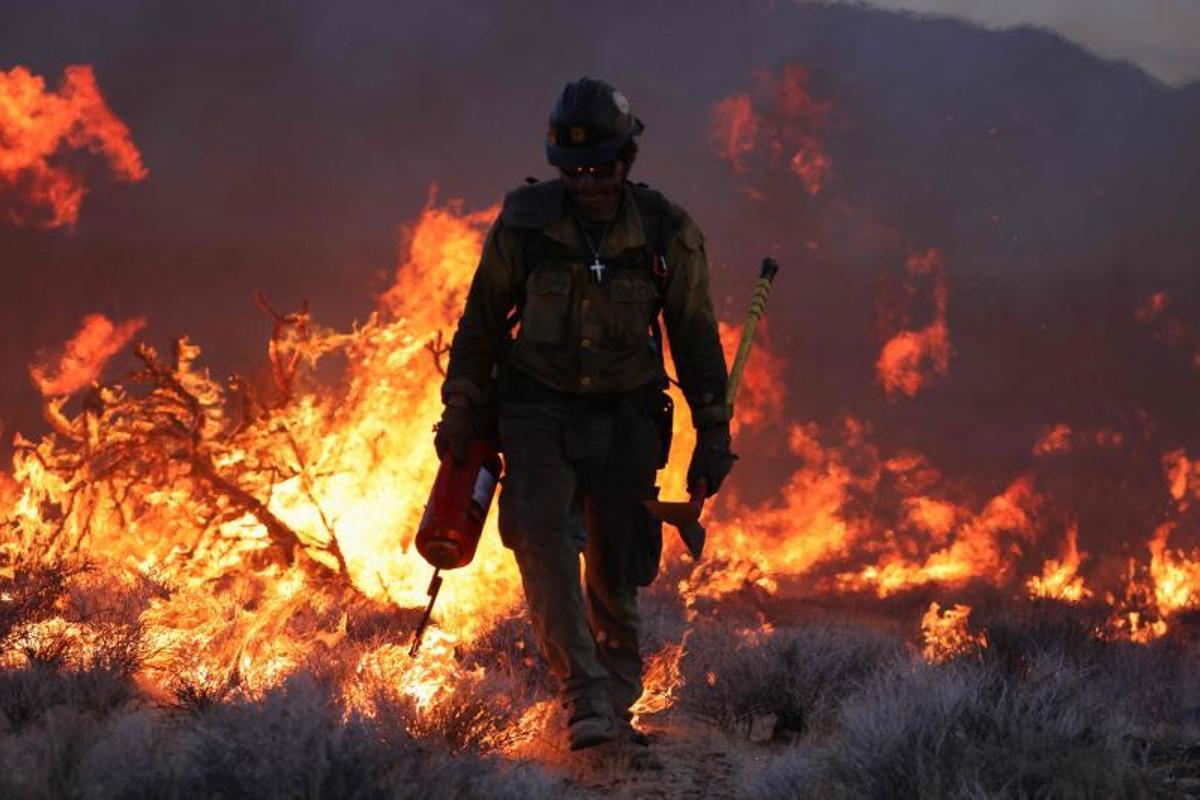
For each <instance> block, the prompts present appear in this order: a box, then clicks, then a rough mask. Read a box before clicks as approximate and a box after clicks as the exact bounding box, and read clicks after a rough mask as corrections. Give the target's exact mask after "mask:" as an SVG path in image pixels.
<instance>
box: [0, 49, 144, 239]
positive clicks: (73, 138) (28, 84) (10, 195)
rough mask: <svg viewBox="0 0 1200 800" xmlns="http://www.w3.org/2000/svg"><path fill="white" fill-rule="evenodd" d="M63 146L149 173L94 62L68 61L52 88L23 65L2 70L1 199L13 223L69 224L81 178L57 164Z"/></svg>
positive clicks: (131, 174)
mask: <svg viewBox="0 0 1200 800" xmlns="http://www.w3.org/2000/svg"><path fill="white" fill-rule="evenodd" d="M68 150H86V151H87V152H90V153H94V154H96V155H100V156H103V157H104V159H105V160H106V161H107V162H108V165H109V168H110V169H111V171H112V173H113V175H115V176H116V177H117V178H118V179H120V180H126V181H139V180H142V179H143V178H145V177H146V175H147V171H146V168H145V167H144V166H142V157H141V154H140V153H139V152H138V150H137V148H136V147H135V146H134V145H133V142H132V140H131V139H130V136H129V129H128V128H127V127H126V126H125V123H123V122H122V121H121V120H120V119H118V118H117V116H116V115H115V114H113V112H112V110H111V109H110V108H109V107H108V104H107V103H105V102H104V97H103V96H102V95H101V94H100V89H99V88H98V87H97V86H96V78H95V75H94V74H93V73H92V68H91V67H88V66H72V67H67V69H66V71H65V73H64V75H63V81H62V85H61V86H60V87H59V89H58V91H57V92H54V91H47V89H46V83H45V81H44V80H43V79H42V78H41V77H39V76H36V75H33V74H32V73H30V72H29V70H27V69H25V68H24V67H15V68H13V69H11V70H9V71H8V72H0V198H2V199H3V202H4V205H5V206H6V214H7V216H8V218H9V219H10V221H12V222H13V223H15V224H29V223H36V224H38V225H41V226H43V227H47V228H55V227H59V226H62V225H74V224H75V222H76V221H77V220H78V219H79V208H80V205H81V204H82V202H83V195H84V191H85V189H84V183H83V177H82V176H81V175H79V174H77V173H75V172H73V171H72V170H71V169H70V168H69V167H67V166H66V165H64V164H61V163H52V162H55V161H56V160H57V159H60V157H61V156H62V155H63V154H64V152H65V151H68Z"/></svg>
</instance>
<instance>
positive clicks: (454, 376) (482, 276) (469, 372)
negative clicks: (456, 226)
mask: <svg viewBox="0 0 1200 800" xmlns="http://www.w3.org/2000/svg"><path fill="white" fill-rule="evenodd" d="M518 240H519V235H518V234H517V232H516V231H514V230H512V229H511V228H507V227H505V226H503V225H502V224H501V222H500V221H499V220H497V221H496V222H495V224H493V225H492V229H491V230H490V231H489V232H488V236H487V240H486V241H485V242H484V245H483V255H482V257H481V258H480V259H479V266H478V267H476V269H475V277H474V278H473V279H472V280H471V288H470V290H469V291H468V293H467V303H466V307H465V308H464V309H463V314H462V317H461V318H460V319H459V321H458V329H457V330H456V331H455V333H454V339H453V340H452V341H451V343H450V363H449V365H448V366H447V367H446V380H445V382H443V383H442V400H443V401H445V400H446V399H447V398H448V397H449V396H450V395H452V394H459V395H463V396H464V397H466V398H467V399H468V400H470V401H471V403H472V405H478V404H479V403H480V401H481V399H482V397H483V389H484V387H485V386H487V384H488V382H489V381H490V380H491V378H492V368H493V367H494V366H495V364H496V359H497V358H498V357H499V355H500V349H501V347H502V346H503V343H504V340H505V337H507V336H508V331H507V329H506V320H507V318H508V313H509V311H511V310H512V308H513V305H514V304H515V303H516V300H517V279H516V260H517V256H518V253H517V252H516V251H517V249H518V247H519V241H518Z"/></svg>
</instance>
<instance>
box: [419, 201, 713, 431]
mask: <svg viewBox="0 0 1200 800" xmlns="http://www.w3.org/2000/svg"><path fill="white" fill-rule="evenodd" d="M635 193H637V194H635ZM639 207H640V208H642V209H654V208H661V209H662V211H663V213H662V216H663V217H664V219H662V220H658V221H656V223H655V225H656V226H658V227H656V228H655V230H656V231H661V232H656V233H655V234H654V236H653V238H656V239H659V242H650V241H648V240H647V234H646V229H647V227H652V226H649V225H643V220H642V213H643V212H642V211H640V210H639ZM593 244H594V242H593ZM658 250H663V251H665V252H663V253H658V252H657V251H658ZM659 255H661V256H663V257H664V258H665V270H664V268H663V263H662V260H660V259H659ZM592 260H593V258H592V254H591V251H590V250H589V249H588V248H587V245H585V244H584V243H583V241H582V239H581V237H580V234H579V226H578V224H577V222H576V219H575V216H574V214H573V213H572V210H571V207H570V201H569V199H568V196H567V193H566V190H565V187H564V186H563V184H562V182H561V181H560V180H553V181H546V182H543V183H537V184H534V185H531V186H525V187H522V188H520V189H517V190H515V191H513V192H510V193H509V194H508V195H507V196H506V197H505V200H504V207H503V210H502V211H501V213H500V217H499V219H498V220H497V221H496V223H495V224H494V225H493V226H492V229H491V231H490V232H489V234H488V237H487V241H486V243H485V244H484V250H483V256H482V258H481V259H480V262H479V267H478V268H477V269H476V271H475V277H474V280H473V281H472V283H471V289H470V293H469V294H468V296H467V304H466V308H465V310H464V311H463V315H462V318H461V320H460V321H459V324H458V330H457V332H456V333H455V335H454V341H453V343H452V344H451V347H450V364H449V367H448V368H447V373H446V381H445V383H444V384H443V386H442V394H443V396H448V395H451V394H462V395H465V396H466V397H468V398H469V399H471V400H472V401H473V402H476V403H477V402H479V400H480V398H481V395H482V390H483V388H484V387H485V386H486V384H487V383H488V381H489V380H490V378H491V374H492V368H493V366H494V365H495V363H496V360H497V358H498V357H499V355H500V353H501V350H502V346H503V343H504V341H505V339H506V337H507V336H508V328H507V324H506V320H507V318H508V315H509V313H510V312H511V311H512V310H513V309H514V308H516V307H519V308H520V310H521V321H520V325H519V327H518V329H517V331H516V337H515V341H514V342H513V345H512V348H511V350H510V351H509V355H508V364H509V366H511V367H512V368H515V369H517V370H520V371H521V372H523V373H525V374H527V375H529V376H531V377H533V378H534V379H536V380H537V381H539V382H540V383H542V384H545V385H546V386H549V387H551V388H552V389H555V390H558V391H560V392H567V393H571V394H583V395H586V394H611V393H620V392H625V391H629V390H631V389H635V388H638V387H642V386H646V385H647V384H651V383H653V382H655V381H657V380H660V379H661V376H662V360H661V357H660V355H659V353H658V350H657V345H656V343H655V341H654V338H653V335H652V333H651V331H652V329H653V327H652V326H653V323H654V320H655V318H656V317H657V316H658V315H659V313H660V312H661V314H662V321H663V323H664V324H665V328H666V335H667V338H668V340H669V342H670V349H671V354H672V358H673V360H674V362H675V367H676V370H677V372H678V378H679V382H680V385H681V386H682V388H683V393H684V396H685V397H686V398H687V401H688V405H689V406H690V407H691V412H692V420H693V423H694V424H695V425H696V426H697V427H703V426H705V425H711V424H714V423H718V422H725V421H728V415H729V411H728V409H727V408H726V406H725V385H726V383H727V381H728V372H727V370H726V367H725V357H724V353H723V352H722V350H721V343H720V339H719V337H718V333H717V321H716V317H715V315H714V314H713V307H712V300H711V298H710V297H709V292H708V265H707V262H706V259H705V255H704V238H703V236H702V235H701V233H700V229H699V228H698V227H696V224H695V223H694V222H693V221H692V219H691V217H689V216H688V215H687V213H686V212H685V211H684V210H683V209H681V208H680V207H679V206H676V205H673V204H670V203H668V202H667V201H666V200H665V198H663V197H662V196H661V195H659V194H658V193H657V192H653V191H652V190H650V189H646V188H643V187H637V186H634V185H633V184H626V186H625V189H624V196H623V198H622V201H621V206H620V210H619V211H618V213H617V217H616V219H615V220H614V221H613V224H612V225H611V227H610V229H609V230H608V233H607V235H606V236H605V238H604V243H603V245H602V246H601V248H600V260H601V261H602V262H603V263H604V264H605V266H606V270H605V274H604V277H603V280H601V281H599V282H598V281H597V280H596V279H595V277H594V275H593V274H592V272H591V271H590V270H589V269H588V265H589V264H590V263H591V262H592ZM652 261H653V262H654V264H655V265H657V270H655V269H654V268H653V265H652V263H651V262H652ZM656 271H657V274H656ZM664 273H665V274H664Z"/></svg>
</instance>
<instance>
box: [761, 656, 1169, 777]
mask: <svg viewBox="0 0 1200 800" xmlns="http://www.w3.org/2000/svg"><path fill="white" fill-rule="evenodd" d="M1133 714H1136V711H1135V710H1134V709H1131V708H1128V707H1126V706H1125V705H1124V704H1123V703H1121V702H1120V699H1119V698H1115V697H1113V696H1112V694H1111V693H1110V691H1109V686H1107V685H1106V683H1105V682H1104V681H1102V680H1097V675H1096V673H1095V671H1093V670H1089V669H1084V668H1080V667H1077V666H1073V665H1071V664H1069V663H1067V662H1065V661H1064V660H1062V658H1061V657H1060V656H1053V655H1042V656H1037V657H1034V658H1033V659H1031V660H1030V664H1029V669H1028V672H1027V674H1026V675H1025V676H1023V677H1022V676H1015V675H1013V673H1011V672H1009V671H1006V670H1001V669H998V668H996V667H995V666H994V665H986V664H980V663H977V662H972V661H969V660H961V661H958V662H953V663H950V664H946V665H941V666H930V665H925V664H922V663H909V664H904V663H902V662H897V663H896V664H895V665H893V666H892V667H890V668H886V669H883V670H881V671H880V672H879V673H877V674H876V675H875V676H874V677H873V678H872V679H871V680H870V681H869V682H868V683H866V684H865V685H864V686H863V687H862V689H861V690H860V691H858V692H856V693H855V694H854V695H853V696H852V697H850V698H848V699H847V700H846V701H845V703H844V704H843V706H842V708H841V710H840V712H839V714H838V723H839V725H838V729H837V732H836V734H835V735H833V736H831V737H830V738H829V739H828V740H827V741H824V742H822V743H820V744H818V745H815V746H813V747H811V748H805V749H800V748H797V749H795V750H793V751H791V752H789V753H786V754H784V755H782V756H780V757H778V758H777V759H775V760H774V761H773V762H772V763H770V764H769V765H767V767H766V768H765V769H764V770H763V771H762V772H760V773H758V774H757V775H754V776H752V777H750V778H749V780H748V781H747V785H748V788H749V790H750V791H752V792H762V793H765V794H767V795H768V796H793V797H817V796H825V797H856V798H858V797H1140V796H1149V795H1152V794H1154V793H1155V791H1156V790H1157V789H1159V788H1160V787H1161V785H1162V784H1161V779H1162V776H1161V775H1159V774H1157V773H1156V772H1155V771H1154V770H1153V769H1151V768H1150V767H1149V765H1148V763H1147V761H1146V758H1145V750H1144V748H1143V747H1142V746H1140V745H1139V744H1138V742H1137V740H1136V739H1135V738H1134V737H1133V736H1132V735H1131V733H1132V728H1131V725H1130V722H1129V719H1130V716H1131V715H1133Z"/></svg>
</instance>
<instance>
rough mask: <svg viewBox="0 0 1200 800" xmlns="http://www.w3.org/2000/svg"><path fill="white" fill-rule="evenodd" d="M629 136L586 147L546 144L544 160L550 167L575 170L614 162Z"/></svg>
mask: <svg viewBox="0 0 1200 800" xmlns="http://www.w3.org/2000/svg"><path fill="white" fill-rule="evenodd" d="M630 138H632V137H630V136H618V137H616V138H614V139H610V140H609V141H607V142H601V143H600V144H594V145H590V146H588V147H563V146H562V145H557V144H551V143H550V142H546V160H547V161H549V162H550V164H551V165H552V166H555V167H560V168H566V169H575V168H578V167H594V166H596V165H597V164H604V163H607V162H609V161H612V160H614V159H615V158H616V157H617V153H619V152H621V148H622V147H624V146H625V143H626V142H628V141H629V140H630Z"/></svg>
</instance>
